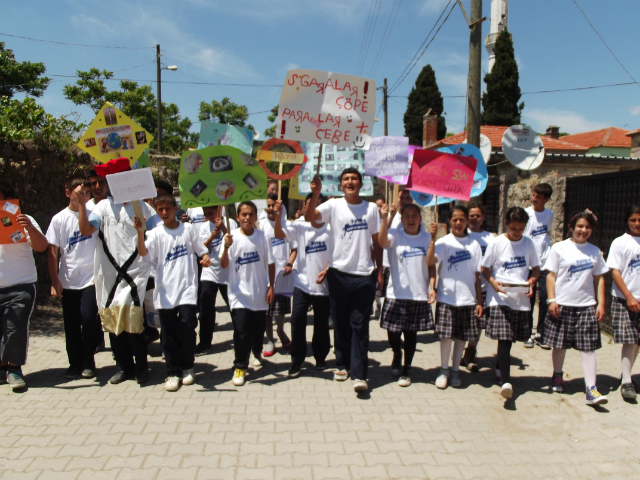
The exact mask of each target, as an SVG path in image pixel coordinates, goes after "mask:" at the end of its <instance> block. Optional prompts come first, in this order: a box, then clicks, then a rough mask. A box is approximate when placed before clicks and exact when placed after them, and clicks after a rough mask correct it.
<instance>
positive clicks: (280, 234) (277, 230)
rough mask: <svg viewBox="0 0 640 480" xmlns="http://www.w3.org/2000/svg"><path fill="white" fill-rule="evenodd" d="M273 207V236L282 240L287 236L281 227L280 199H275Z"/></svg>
mask: <svg viewBox="0 0 640 480" xmlns="http://www.w3.org/2000/svg"><path fill="white" fill-rule="evenodd" d="M273 209H274V210H275V212H276V219H275V221H274V225H273V232H274V235H275V237H276V238H277V239H278V240H282V239H283V238H286V237H287V236H286V235H285V234H284V230H283V229H282V200H276V204H275V206H274V207H273ZM289 263H291V264H293V262H289Z"/></svg>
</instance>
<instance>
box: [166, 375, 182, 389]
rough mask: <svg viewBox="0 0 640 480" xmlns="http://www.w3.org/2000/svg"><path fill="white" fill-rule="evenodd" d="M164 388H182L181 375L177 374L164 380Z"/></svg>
mask: <svg viewBox="0 0 640 480" xmlns="http://www.w3.org/2000/svg"><path fill="white" fill-rule="evenodd" d="M164 389H165V390H166V391H167V392H177V391H178V390H179V389H180V377H178V376H177V375H175V376H173V377H168V378H167V379H166V380H165V381H164Z"/></svg>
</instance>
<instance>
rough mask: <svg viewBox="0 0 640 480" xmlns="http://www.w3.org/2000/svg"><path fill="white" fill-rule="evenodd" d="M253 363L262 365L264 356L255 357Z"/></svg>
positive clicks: (257, 365) (256, 365)
mask: <svg viewBox="0 0 640 480" xmlns="http://www.w3.org/2000/svg"><path fill="white" fill-rule="evenodd" d="M251 364H252V365H253V366H254V367H259V366H260V365H262V357H253V362H251Z"/></svg>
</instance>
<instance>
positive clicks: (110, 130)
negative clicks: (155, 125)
mask: <svg viewBox="0 0 640 480" xmlns="http://www.w3.org/2000/svg"><path fill="white" fill-rule="evenodd" d="M151 140H153V135H151V134H150V133H149V132H147V131H146V130H145V129H144V128H142V127H141V126H140V125H138V124H137V123H136V122H134V121H133V120H131V119H130V118H129V117H128V116H126V115H125V114H124V113H122V111H120V110H118V109H117V108H116V107H114V106H113V105H112V104H111V103H109V102H105V104H104V106H103V107H102V108H101V109H100V110H99V111H98V113H97V115H96V117H95V118H94V119H93V121H92V122H91V125H89V128H88V129H87V131H86V132H85V134H84V135H83V136H82V138H81V139H80V141H79V142H78V144H77V145H78V147H79V148H80V149H82V150H84V151H85V152H87V153H88V154H89V155H92V156H93V157H95V158H97V159H98V160H99V161H100V162H102V163H107V162H108V161H109V160H113V159H115V158H120V157H126V158H128V159H129V162H130V163H131V165H134V164H135V162H136V161H137V160H138V159H139V158H140V157H141V156H142V154H143V153H144V151H145V150H146V149H147V148H148V147H149V143H150V142H151Z"/></svg>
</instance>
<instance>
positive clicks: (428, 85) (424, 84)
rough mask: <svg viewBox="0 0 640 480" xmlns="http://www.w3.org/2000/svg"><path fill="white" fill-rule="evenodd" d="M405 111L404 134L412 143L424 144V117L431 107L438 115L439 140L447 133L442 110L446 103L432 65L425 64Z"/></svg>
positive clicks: (410, 94) (412, 89)
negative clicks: (443, 100)
mask: <svg viewBox="0 0 640 480" xmlns="http://www.w3.org/2000/svg"><path fill="white" fill-rule="evenodd" d="M408 100H409V101H408V102H407V110H406V111H405V113H404V135H405V136H406V137H409V144H410V145H422V130H423V127H422V117H423V116H424V114H425V113H427V111H428V110H429V109H430V108H431V109H433V112H434V113H435V114H436V115H438V140H440V139H442V138H444V136H445V135H446V134H447V125H446V123H445V120H444V117H443V116H442V112H443V111H444V104H443V102H442V95H441V94H440V89H439V88H438V83H437V82H436V74H435V72H434V71H433V68H431V65H425V66H424V68H423V69H422V71H421V72H420V75H418V78H417V79H416V84H415V86H413V87H412V88H411V92H410V93H409V97H408Z"/></svg>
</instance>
